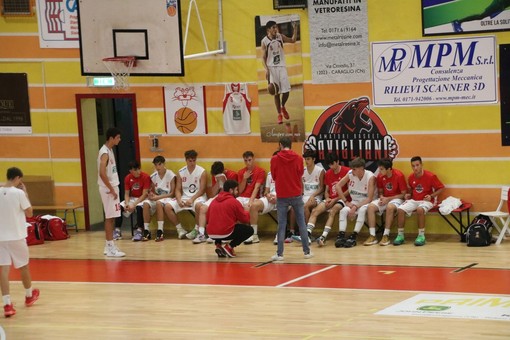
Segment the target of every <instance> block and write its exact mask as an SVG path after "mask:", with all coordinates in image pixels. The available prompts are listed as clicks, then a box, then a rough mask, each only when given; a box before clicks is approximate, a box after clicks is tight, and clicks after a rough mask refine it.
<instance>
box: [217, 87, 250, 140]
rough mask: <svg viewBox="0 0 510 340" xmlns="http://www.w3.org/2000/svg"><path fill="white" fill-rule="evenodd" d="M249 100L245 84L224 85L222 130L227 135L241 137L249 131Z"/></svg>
mask: <svg viewBox="0 0 510 340" xmlns="http://www.w3.org/2000/svg"><path fill="white" fill-rule="evenodd" d="M250 110H251V99H250V97H249V96H248V86H246V84H240V83H231V84H225V95H224V96H223V128H224V129H225V133H226V134H227V135H243V134H248V133H250V132H251V129H250Z"/></svg>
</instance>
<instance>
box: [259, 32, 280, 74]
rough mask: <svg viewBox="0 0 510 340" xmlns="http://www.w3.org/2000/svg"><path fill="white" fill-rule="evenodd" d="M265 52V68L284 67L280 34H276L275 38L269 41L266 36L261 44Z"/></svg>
mask: <svg viewBox="0 0 510 340" xmlns="http://www.w3.org/2000/svg"><path fill="white" fill-rule="evenodd" d="M261 43H262V44H263V45H264V46H265V47H266V51H267V58H266V65H267V66H286V65H285V52H284V51H283V38H282V35H281V34H280V33H276V38H274V39H271V38H269V37H268V36H267V35H266V36H265V37H264V38H263V39H262V42H261Z"/></svg>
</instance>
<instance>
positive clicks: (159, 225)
mask: <svg viewBox="0 0 510 340" xmlns="http://www.w3.org/2000/svg"><path fill="white" fill-rule="evenodd" d="M164 223H165V221H158V230H163V224H164Z"/></svg>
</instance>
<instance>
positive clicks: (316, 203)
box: [303, 196, 322, 206]
mask: <svg viewBox="0 0 510 340" xmlns="http://www.w3.org/2000/svg"><path fill="white" fill-rule="evenodd" d="M309 199H310V196H303V203H304V204H306V202H308V200H309ZM321 202H322V199H321V198H319V197H317V196H315V206H318V205H319V204H320V203H321Z"/></svg>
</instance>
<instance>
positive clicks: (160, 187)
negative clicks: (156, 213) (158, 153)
mask: <svg viewBox="0 0 510 340" xmlns="http://www.w3.org/2000/svg"><path fill="white" fill-rule="evenodd" d="M174 177H175V174H174V172H173V171H172V170H170V169H166V172H165V174H164V175H163V177H160V176H159V174H158V172H157V171H154V173H153V174H152V175H151V182H152V187H153V188H154V193H155V194H156V195H158V196H159V195H166V194H169V193H171V192H172V191H173V189H174V188H172V180H173V179H174Z"/></svg>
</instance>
